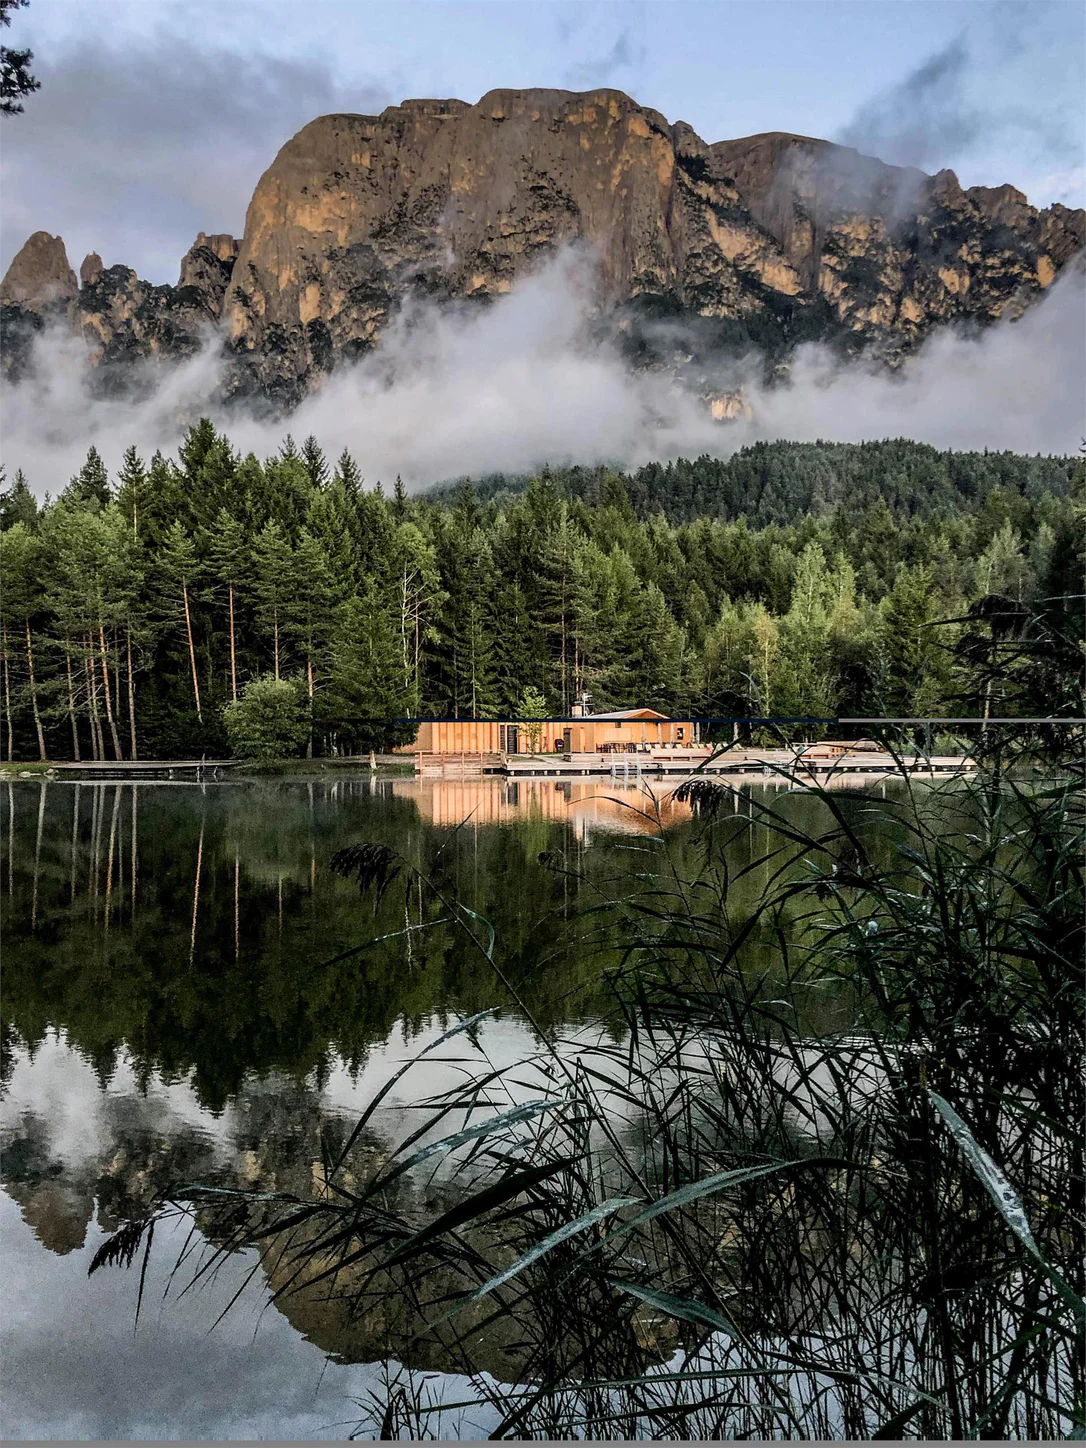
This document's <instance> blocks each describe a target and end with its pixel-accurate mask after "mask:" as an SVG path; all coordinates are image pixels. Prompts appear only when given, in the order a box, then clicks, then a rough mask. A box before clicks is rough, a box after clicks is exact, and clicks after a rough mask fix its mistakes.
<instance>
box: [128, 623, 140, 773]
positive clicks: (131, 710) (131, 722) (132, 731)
mask: <svg viewBox="0 0 1086 1448" xmlns="http://www.w3.org/2000/svg"><path fill="white" fill-rule="evenodd" d="M128 734H129V743H130V744H131V747H132V758H133V759H138V758H139V754H138V753H137V752H136V676H135V673H134V672H133V669H132V630H131V628H129V629H128Z"/></svg>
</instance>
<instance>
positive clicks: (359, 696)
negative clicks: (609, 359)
mask: <svg viewBox="0 0 1086 1448" xmlns="http://www.w3.org/2000/svg"><path fill="white" fill-rule="evenodd" d="M480 492H481V493H482V494H483V495H482V496H480ZM665 513H669V514H670V515H671V517H670V520H669V517H668V516H665ZM743 513H745V514H746V515H747V516H746V517H742V516H738V515H739V514H743ZM699 514H703V516H699ZM1083 516H1084V509H1083V481H1082V465H1081V464H1080V463H1075V462H1074V461H1073V460H1067V459H1043V458H1033V459H1029V458H1015V457H1012V456H1010V455H1007V454H999V455H981V454H957V455H950V454H944V453H938V452H936V451H935V450H934V449H930V448H923V447H919V446H917V445H914V444H909V443H902V442H894V443H884V444H868V445H864V446H860V447H848V446H844V445H841V446H836V445H824V444H818V445H812V446H806V445H789V444H774V445H767V446H759V447H756V448H752V449H749V450H746V451H745V452H743V453H741V454H739V455H737V456H736V457H735V458H732V459H730V460H729V461H727V462H717V461H714V460H711V459H705V458H703V459H699V460H697V461H695V462H679V463H675V464H671V465H669V466H668V467H666V468H663V467H655V466H654V467H649V468H643V469H641V470H640V471H639V472H637V473H635V474H632V475H631V476H629V477H627V478H623V477H621V476H620V475H618V474H615V473H610V472H605V471H602V470H593V471H584V470H573V471H571V472H567V473H563V474H561V475H551V474H549V473H546V472H545V473H544V474H543V476H541V477H539V478H536V479H534V480H532V481H531V482H530V483H529V484H528V485H527V486H524V487H522V488H520V489H519V490H518V491H514V490H511V489H510V488H509V487H508V486H507V485H505V484H504V483H503V481H502V480H493V479H492V480H489V481H488V482H487V483H486V484H485V485H483V486H482V488H481V489H480V490H479V491H477V490H476V489H475V488H473V487H472V486H471V485H470V484H465V485H464V486H462V487H461V488H460V489H459V490H458V491H456V492H455V493H452V494H449V495H446V496H441V497H431V498H421V499H418V498H410V497H408V496H407V494H406V492H405V490H404V489H403V488H402V487H401V486H400V485H399V484H397V486H396V488H395V489H394V491H393V492H392V494H391V496H387V495H386V494H385V493H384V492H383V491H382V489H381V487H380V486H379V485H378V486H376V487H370V486H367V485H366V484H365V483H364V482H363V480H362V479H361V478H360V476H359V473H358V469H357V467H356V465H355V463H354V461H353V460H352V458H351V457H350V456H349V454H347V453H344V454H343V455H342V456H341V457H340V458H339V460H338V462H337V463H336V464H335V465H332V464H330V462H329V461H328V460H326V458H325V457H324V455H323V453H322V452H321V449H320V447H319V445H318V443H317V442H316V441H315V440H314V439H308V440H307V441H306V442H305V444H304V445H303V446H302V447H301V448H298V447H296V445H295V444H294V443H293V441H291V440H290V439H289V438H288V439H287V440H286V442H285V443H284V445H283V447H282V449H281V450H280V452H279V453H278V454H276V455H275V456H274V457H271V458H268V459H265V460H264V461H263V462H262V461H260V460H258V459H257V458H256V457H255V456H253V455H251V454H250V455H249V456H246V457H242V456H239V455H238V453H237V452H236V451H235V450H234V449H233V448H232V446H231V444H230V442H229V440H228V438H226V437H224V436H221V435H218V434H217V433H216V431H215V429H214V428H213V427H212V425H211V424H210V423H208V422H202V423H200V424H199V425H198V426H197V427H195V428H193V429H192V430H191V432H190V433H189V434H188V436H187V438H186V440H185V442H184V445H183V446H182V447H181V449H180V450H179V453H178V456H177V458H176V459H175V460H174V459H167V458H165V457H163V456H161V455H160V454H156V455H155V457H153V458H152V459H150V460H149V461H146V462H145V461H144V460H142V459H141V458H140V457H138V456H137V454H136V452H135V450H134V449H129V450H128V452H127V453H126V455H125V458H124V464H123V466H122V468H121V469H120V471H119V473H118V474H117V476H116V477H110V476H109V475H108V473H107V471H106V468H105V467H104V465H103V463H102V461H101V459H100V457H99V456H98V454H97V453H96V452H95V451H94V450H93V449H92V450H91V452H90V453H89V454H88V457H87V460H86V462H85V464H84V466H83V467H82V468H81V470H80V472H79V473H78V475H77V476H76V477H75V478H73V479H72V481H71V484H70V485H69V487H68V488H67V489H66V490H65V491H64V493H63V494H62V495H61V496H60V497H59V498H57V499H56V500H54V501H52V502H48V503H47V504H46V505H45V506H42V507H39V506H38V505H37V504H36V503H35V501H34V498H33V496H32V493H31V491H30V489H29V487H28V486H27V483H26V480H25V479H23V478H22V477H21V476H19V477H17V478H16V479H15V480H14V482H13V484H12V485H11V486H10V487H9V488H8V490H7V492H6V493H5V494H4V497H3V504H2V525H3V533H2V537H0V548H2V557H0V569H2V571H0V588H2V600H0V601H2V623H3V627H2V648H3V659H2V671H3V679H2V685H3V709H4V715H3V736H2V742H3V752H4V757H5V758H11V757H15V758H19V759H34V758H37V757H42V758H46V757H49V758H64V757H68V758H70V757H72V756H73V755H79V756H81V757H83V758H91V757H95V758H104V759H113V758H122V757H123V758H130V757H136V756H138V757H142V758H147V757H154V756H174V757H177V756H186V757H192V756H196V757H199V756H200V755H201V754H207V755H208V756H221V755H223V754H224V753H225V752H227V750H228V748H229V736H228V733H227V729H226V723H225V720H224V709H226V712H227V715H228V716H229V706H230V705H231V703H232V701H234V700H236V699H238V698H241V699H242V702H243V704H244V703H245V699H246V692H247V691H248V698H249V702H250V704H252V706H253V708H254V709H258V710H259V709H262V708H268V709H271V710H273V711H279V713H280V714H281V713H282V710H283V709H284V707H286V708H287V709H288V712H290V714H291V719H292V723H291V730H289V731H288V733H290V734H291V737H292V738H293V740H294V747H295V748H296V749H297V750H298V752H309V751H312V752H314V753H318V754H320V753H326V752H329V751H332V750H338V751H353V750H356V749H359V748H368V747H370V746H371V745H374V746H377V747H381V746H387V745H389V744H392V743H396V742H400V741H402V740H405V739H407V738H409V737H410V736H411V734H412V730H411V728H410V726H404V725H402V724H396V723H394V722H392V721H395V720H397V719H400V718H402V717H403V716H414V715H418V714H424V715H456V716H461V717H462V716H468V715H479V716H488V715H490V716H493V715H494V714H498V713H502V714H509V713H512V712H515V711H518V710H521V711H522V710H524V709H525V708H526V701H527V702H531V701H533V700H536V701H537V700H538V696H539V695H542V699H543V702H544V703H545V705H546V708H547V709H548V710H552V711H555V712H558V713H563V714H564V713H568V711H569V708H570V704H571V702H572V700H573V699H574V697H575V696H576V695H577V694H578V693H579V691H580V690H581V689H582V688H587V689H588V690H589V692H590V694H591V695H592V698H593V702H594V706H595V707H597V708H603V707H607V706H612V707H617V706H627V705H635V704H639V705H640V704H644V705H653V706H655V707H658V708H661V709H665V710H669V711H674V712H681V713H683V714H687V715H689V714H696V715H698V716H709V715H713V716H732V715H753V716H765V715H786V716H796V715H816V716H824V715H835V714H846V715H873V714H891V715H901V714H907V715H941V714H947V713H949V714H953V713H955V712H957V711H960V709H961V700H962V699H963V698H964V697H966V696H968V695H970V694H972V696H973V697H975V696H976V693H977V685H978V679H979V678H980V677H981V675H982V674H983V669H984V666H985V661H986V659H987V658H988V657H989V654H990V651H991V648H992V647H995V646H996V645H997V644H998V643H999V637H1000V635H1001V634H1002V635H1003V636H1006V635H1007V633H1008V630H1011V631H1013V629H1014V628H1016V627H1019V626H1020V623H1016V622H1015V620H1016V619H1018V620H1021V618H1023V617H1024V616H1025V614H1027V613H1029V612H1034V613H1037V612H1040V613H1042V614H1046V615H1047V616H1048V618H1049V621H1050V622H1053V621H1054V622H1055V623H1056V624H1058V626H1059V627H1060V628H1062V629H1063V630H1064V632H1066V631H1067V630H1068V629H1073V628H1075V627H1077V628H1078V629H1079V632H1080V633H1081V625H1080V624H1078V622H1077V621H1078V619H1079V616H1080V614H1081V600H1080V599H1079V600H1078V601H1073V602H1070V603H1066V602H1064V603H1061V602H1053V600H1057V599H1061V598H1066V597H1068V596H1071V595H1081V592H1082V583H1081V578H1082V528H1083ZM993 600H1005V601H1007V602H1005V603H999V604H998V605H996V606H995V608H994V614H995V616H993V602H992V601H993ZM970 610H972V613H973V615H974V617H973V618H972V620H971V621H969V622H956V623H949V624H944V623H942V622H941V621H943V620H948V619H949V620H962V619H963V618H964V617H965V616H966V615H967V613H968V612H969V611H970ZM986 620H987V621H986ZM1008 620H1009V622H1008ZM268 678H270V679H272V680H277V681H278V684H279V687H278V688H269V687H268V686H267V684H266V683H265V682H264V681H265V680H266V679H268ZM284 700H285V701H286V704H284Z"/></svg>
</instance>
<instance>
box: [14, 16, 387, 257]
mask: <svg viewBox="0 0 1086 1448" xmlns="http://www.w3.org/2000/svg"><path fill="white" fill-rule="evenodd" d="M35 69H36V71H37V74H38V77H39V79H40V80H41V83H42V89H41V91H40V92H39V93H38V94H37V95H35V96H34V97H33V105H32V106H27V108H26V113H25V114H24V115H22V116H20V117H19V118H18V120H17V121H15V122H12V123H10V124H9V125H5V127H4V146H3V155H2V158H0V167H2V169H0V176H2V180H3V190H4V208H3V226H2V230H0V257H2V261H3V266H5V267H6V266H7V264H8V262H9V261H10V259H11V257H12V256H13V255H14V253H15V252H16V251H17V250H18V248H19V247H20V246H21V245H22V243H23V242H24V241H25V240H26V237H27V236H28V235H29V234H30V233H31V232H32V231H37V230H46V231H50V232H53V233H54V234H56V233H59V234H60V235H61V236H63V237H64V239H65V242H66V243H67V246H68V256H69V260H70V261H71V262H72V264H73V266H74V267H76V268H78V266H79V263H80V261H81V259H82V257H83V256H84V255H85V254H86V253H87V252H89V251H97V252H100V253H101V255H102V257H103V258H104V260H105V262H106V265H107V266H111V265H114V264H116V263H118V262H123V263H124V264H125V265H127V266H132V267H135V269H136V270H137V271H138V272H139V273H140V275H141V276H144V277H147V278H148V279H149V280H151V281H154V282H175V281H176V280H177V273H178V265H179V263H180V260H181V257H182V256H183V255H184V253H185V251H187V250H188V248H189V247H190V246H191V245H192V242H193V239H194V238H195V236H196V233H197V232H198V231H207V232H215V231H229V232H232V233H233V234H234V235H240V233H241V228H242V226H243V224H244V220H245V209H246V207H247V206H248V203H249V198H250V196H251V195H252V192H253V188H254V186H255V185H256V182H257V180H258V178H259V176H260V174H261V172H262V171H263V170H264V169H265V167H266V166H268V165H269V164H270V162H271V160H272V158H273V156H274V154H275V152H276V150H277V148H278V147H279V146H280V145H282V144H283V142H285V141H286V140H288V139H289V138H290V137H291V136H292V135H293V134H294V133H295V132H296V131H298V130H299V129H300V128H301V127H302V126H303V125H305V124H306V122H307V121H310V120H312V119H313V117H314V116H316V115H320V114H322V113H325V112H328V111H336V110H349V111H362V112H372V111H379V110H381V109H382V108H383V107H384V106H385V105H387V104H388V103H389V100H390V99H391V97H390V95H389V93H388V92H387V90H386V89H385V88H384V86H383V85H378V84H377V83H373V82H365V81H363V82H362V83H360V84H359V85H357V86H351V87H346V86H341V85H340V84H338V83H337V82H336V81H335V80H334V79H333V76H332V73H331V71H330V70H329V69H328V68H327V67H326V66H324V65H323V64H321V63H317V62H314V61H310V60H303V59H288V58H283V57H277V56H271V55H266V54H260V53H259V52H254V51H248V52H240V51H232V50H224V49H212V48H209V47H207V46H204V45H200V44H198V43H197V42H195V41H193V40H191V39H188V38H186V37H184V36H182V35H180V34H177V33H174V32H172V31H167V30H160V31H158V32H157V33H156V34H155V35H154V36H152V37H150V38H147V39H141V40H134V39H132V38H128V39H127V40H126V41H125V43H124V45H123V48H121V47H120V46H118V47H114V46H113V45H111V44H110V43H109V42H108V41H105V40H101V39H97V38H93V37H89V38H87V39H85V40H83V41H81V42H80V44H79V46H78V48H76V49H67V50H63V49H62V50H60V51H59V52H57V51H54V53H53V55H52V56H49V55H48V54H46V53H45V52H44V51H43V52H42V53H41V54H40V55H36V56H35Z"/></svg>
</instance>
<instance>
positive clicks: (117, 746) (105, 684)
mask: <svg viewBox="0 0 1086 1448" xmlns="http://www.w3.org/2000/svg"><path fill="white" fill-rule="evenodd" d="M98 642H99V644H100V645H101V648H102V652H101V655H100V657H101V661H102V692H103V693H104V694H105V696H106V719H107V721H108V723H109V732H110V736H111V738H112V740H113V754H114V757H115V758H117V759H123V758H124V755H123V753H122V752H121V738H120V735H119V734H118V733H117V721H116V720H115V719H114V717H113V696H112V694H111V693H110V691H109V663H108V661H107V659H106V631H105V629H104V628H103V627H102V624H101V622H99V624H98Z"/></svg>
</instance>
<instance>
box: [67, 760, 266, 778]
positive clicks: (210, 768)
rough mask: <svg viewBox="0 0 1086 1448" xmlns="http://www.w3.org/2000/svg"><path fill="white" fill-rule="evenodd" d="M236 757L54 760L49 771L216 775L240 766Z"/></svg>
mask: <svg viewBox="0 0 1086 1448" xmlns="http://www.w3.org/2000/svg"><path fill="white" fill-rule="evenodd" d="M243 763H244V761H243V760H240V759H116V760H111V759H102V760H97V761H94V760H89V759H88V760H83V761H82V762H81V763H79V764H74V763H71V762H68V763H63V764H54V765H52V766H51V769H50V772H51V773H52V774H55V775H58V776H60V777H62V778H64V779H128V780H132V779H184V780H191V781H195V782H200V781H203V780H213V779H220V778H221V777H222V775H223V774H224V773H226V772H228V771H229V770H232V769H240V768H241V766H242V764H243Z"/></svg>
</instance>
